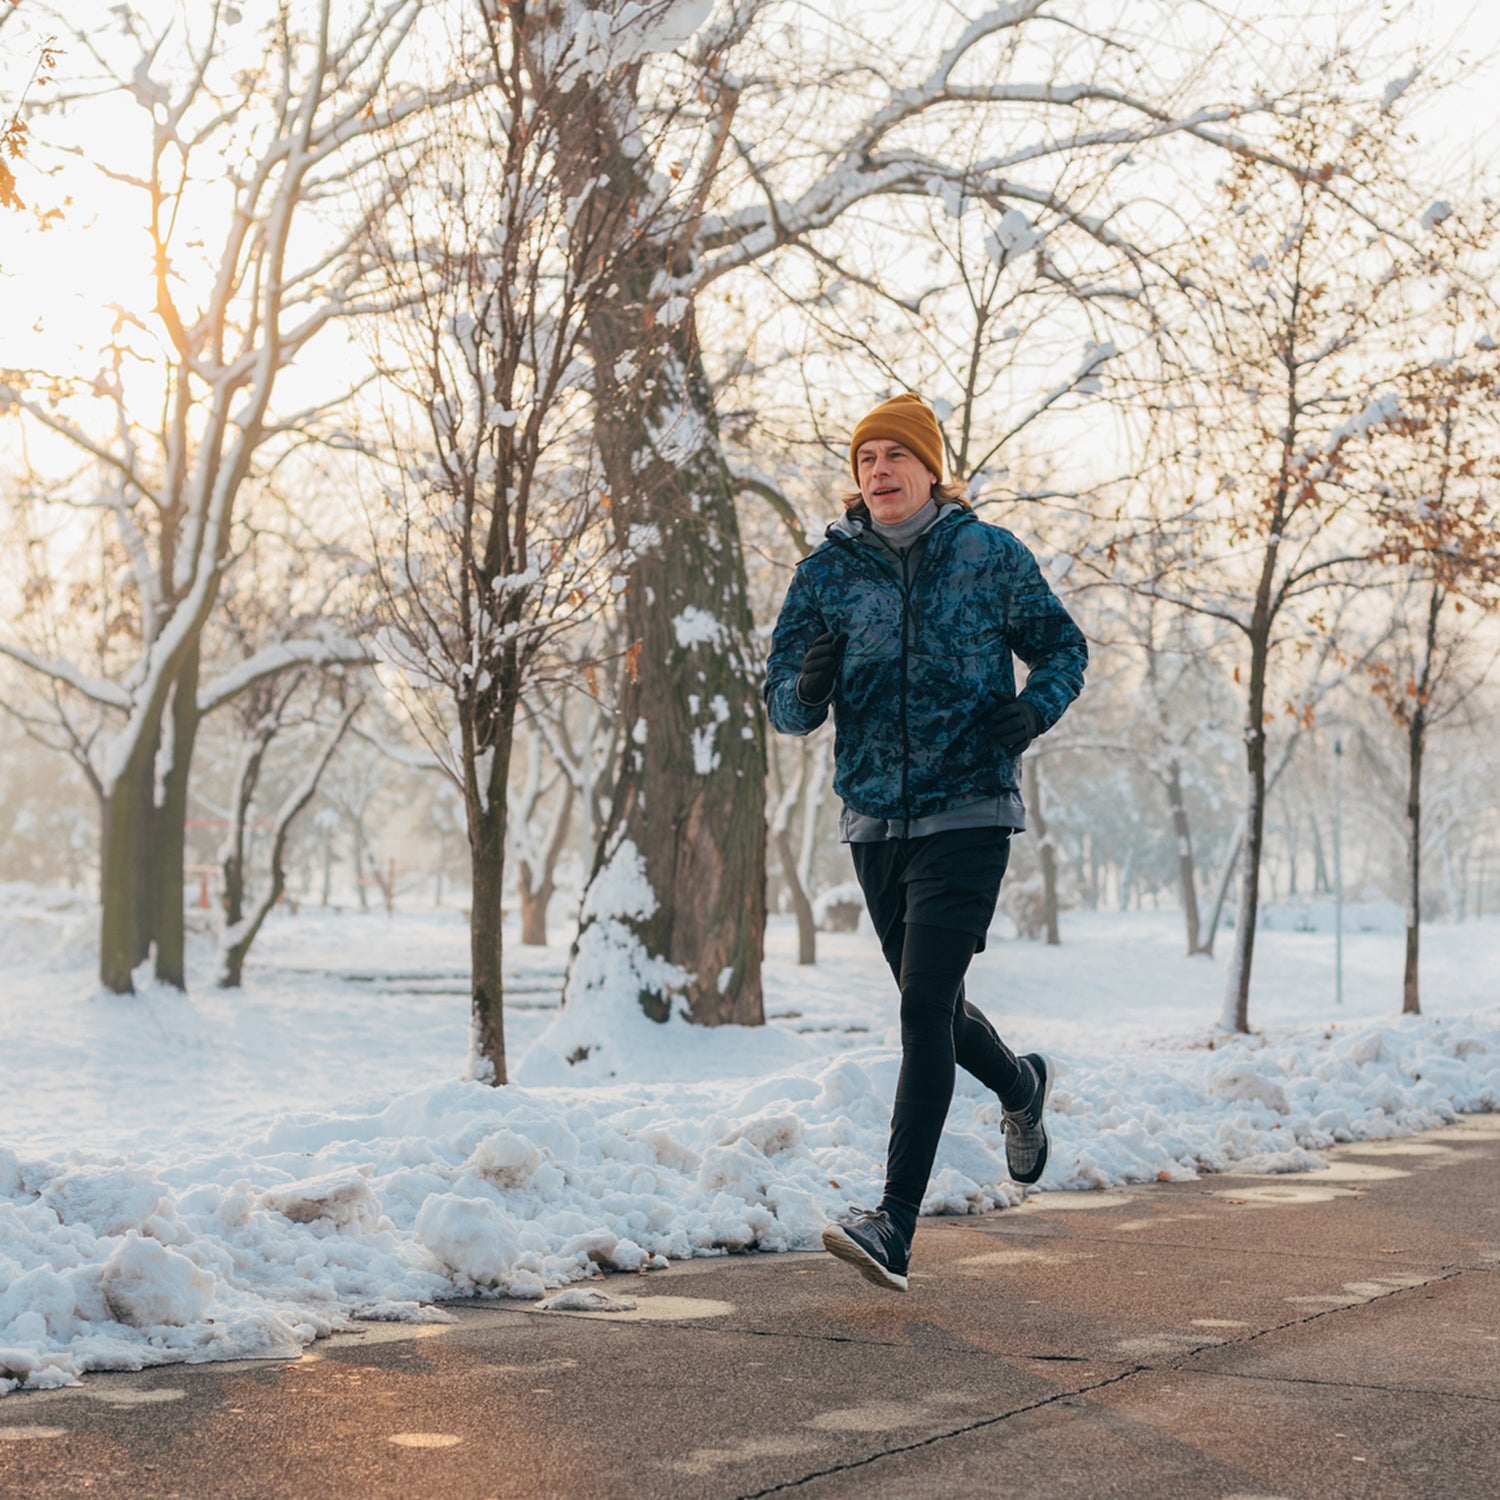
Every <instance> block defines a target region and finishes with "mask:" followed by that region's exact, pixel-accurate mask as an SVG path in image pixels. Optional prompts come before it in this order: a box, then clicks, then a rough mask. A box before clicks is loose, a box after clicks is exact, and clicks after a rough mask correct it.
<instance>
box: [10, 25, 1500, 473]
mask: <svg viewBox="0 0 1500 1500" xmlns="http://www.w3.org/2000/svg"><path fill="white" fill-rule="evenodd" d="M114 8H115V7H114V5H113V4H111V3H106V0H83V3H74V4H72V5H70V6H69V13H70V18H71V19H73V20H75V21H77V22H78V23H79V24H80V25H83V26H85V27H89V26H90V24H91V23H90V20H89V18H90V16H91V15H93V16H95V17H97V27H95V28H93V29H98V30H102V29H104V28H106V27H108V28H113V27H115V26H117V25H118V23H117V21H115V19H114V18H113V17H112V16H111V11H112V10H113V9H114ZM247 8H248V7H247ZM1227 8H1229V9H1231V10H1233V11H1235V12H1237V13H1238V14H1240V15H1242V16H1252V15H1255V14H1256V13H1257V12H1261V13H1264V12H1266V11H1268V10H1279V9H1281V8H1282V7H1266V6H1262V5H1260V4H1258V3H1256V0H1240V3H1238V4H1235V3H1231V4H1230V5H1229V6H1228V7H1227ZM1306 9H1307V12H1308V20H1309V24H1310V25H1311V24H1315V18H1317V17H1326V15H1327V13H1328V11H1329V9H1330V7H1329V6H1328V5H1326V4H1321V3H1312V0H1310V3H1308V5H1307V7H1306ZM1421 9H1422V11H1423V13H1424V17H1425V18H1424V20H1423V21H1422V23H1421V25H1420V27H1419V28H1418V31H1419V33H1420V34H1421V35H1422V36H1423V37H1424V38H1425V39H1426V40H1427V42H1428V43H1429V44H1431V45H1435V46H1437V47H1438V48H1439V49H1440V50H1441V51H1442V52H1443V53H1446V54H1447V55H1448V56H1449V58H1450V59H1452V58H1455V57H1456V56H1460V55H1463V56H1467V57H1469V58H1470V59H1478V58H1484V57H1488V58H1489V62H1488V63H1487V64H1486V65H1485V66H1484V67H1483V68H1482V69H1480V70H1479V71H1478V72H1477V73H1476V74H1475V75H1474V76H1473V77H1471V78H1469V79H1467V80H1465V82H1464V83H1463V84H1462V85H1460V86H1458V87H1455V88H1454V89H1453V90H1451V91H1450V92H1449V93H1447V94H1446V96H1445V97H1444V98H1443V99H1442V100H1441V102H1440V103H1439V104H1437V105H1435V106H1434V107H1432V108H1431V109H1430V110H1428V111H1427V112H1426V114H1425V115H1424V116H1423V117H1422V118H1421V119H1420V120H1419V121H1418V127H1419V130H1420V134H1421V137H1422V139H1423V142H1424V145H1425V147H1426V151H1427V153H1428V154H1429V156H1430V159H1431V161H1432V162H1433V164H1434V168H1435V170H1434V176H1435V177H1436V178H1437V179H1438V180H1439V181H1442V180H1443V179H1445V178H1446V177H1448V176H1450V175H1451V176H1456V177H1459V178H1462V177H1466V176H1468V175H1469V174H1470V173H1471V172H1472V171H1473V170H1474V168H1475V166H1476V165H1477V164H1478V163H1479V162H1481V161H1493V160H1495V159H1497V158H1500V111H1497V109H1496V108H1495V106H1494V102H1493V101H1494V100H1495V99H1496V98H1497V97H1500V92H1497V91H1500V62H1497V61H1496V56H1497V54H1500V5H1497V4H1493V3H1475V0H1423V4H1422V6H1421ZM44 21H45V18H44V17H39V16H38V15H37V13H36V10H35V5H34V4H31V3H29V0H22V8H21V9H20V10H18V11H16V12H14V13H13V14H12V16H11V19H10V20H9V21H8V23H7V24H6V25H4V26H3V28H0V96H3V97H10V98H14V97H15V94H16V91H17V90H18V89H19V87H20V86H21V85H22V84H24V82H25V79H26V76H27V75H28V74H29V72H30V70H31V65H32V61H33V57H34V49H35V45H36V42H37V40H38V38H39V36H40V35H42V34H44V32H45V27H44V25H43V22H44ZM1416 39H1417V38H1416V35H1415V34H1414V35H1413V39H1412V40H1413V47H1415V43H1416ZM74 50H75V53H76V50H77V49H76V48H75V49H74ZM86 61H87V60H86V59H85V58H83V57H81V56H76V55H75V56H73V57H70V58H65V59H64V63H63V67H62V70H61V79H65V78H66V75H67V73H68V71H69V69H70V68H72V67H77V66H81V65H83V64H85V63H86ZM60 81H61V80H60ZM55 87H56V86H54V91H55ZM47 92H48V91H47V90H37V91H36V92H35V97H37V98H42V97H44V96H45V95H46V93H47ZM141 119H142V115H141V112H140V110H139V109H138V108H137V107H136V106H135V105H134V104H133V103H131V102H130V101H128V100H126V99H123V98H121V99H117V100H101V101H96V102H95V103H93V104H90V105H88V106H87V107H86V112H85V110H80V111H79V112H78V113H76V114H75V115H74V116H73V117H72V118H71V119H69V120H66V121H51V120H49V119H48V118H47V117H43V118H41V119H39V120H38V121H37V122H36V126H35V129H36V133H37V136H38V147H37V149H36V152H35V159H36V164H37V165H38V166H43V165H46V166H51V167H53V168H55V170H54V171H53V173H52V174H51V175H43V174H42V173H40V172H39V171H37V170H34V169H32V168H30V167H28V166H27V165H24V164H23V165H22V166H21V168H20V171H19V173H18V176H19V178H20V187H21V191H22V192H23V194H24V195H25V196H26V197H27V199H28V200H29V201H31V202H33V203H36V204H38V205H40V206H43V207H46V206H51V205H57V206H61V205H62V203H63V200H64V199H65V198H68V197H71V198H72V200H73V201H72V203H71V205H69V206H68V207H66V209H65V218H64V220H63V222H62V223H61V224H60V225H58V226H56V227H54V228H52V229H50V230H48V231H46V232H45V233H44V232H42V231H40V230H39V229H38V227H37V225H36V224H35V222H34V221H33V220H32V219H31V217H30V215H6V216H5V217H4V218H3V219H0V329H4V330H5V333H4V343H3V347H0V367H6V366H8V367H12V368H15V367H20V368H27V367H31V368H46V369H51V370H55V371H66V372H68V373H73V374H77V375H81V376H83V377H85V378H88V377H90V376H92V374H93V373H94V371H95V370H97V368H98V366H99V363H100V361H99V351H100V349H101V347H102V346H103V345H104V344H105V342H106V341H107V339H108V337H109V330H110V327H111V324H112V323H113V321H114V319H115V316H116V309H118V308H121V307H123V308H126V309H129V310H131V311H133V312H140V313H142V314H145V313H146V312H147V310H148V309H149V308H150V306H151V302H152V290H151V285H150V277H149V271H150V261H149V245H148V241H147V237H146V235H145V233H144V230H143V228H142V208H141V202H140V196H141V195H140V194H139V193H136V192H133V191H131V190H129V189H127V188H125V187H122V186H121V185H119V184H117V183H111V182H108V181H106V180H105V179H103V178H102V177H101V175H100V173H99V172H98V170H97V168H96V167H95V166H94V165H93V164H92V163H90V162H88V161H85V160H80V159H79V158H78V157H59V156H58V155H57V154H56V153H55V152H49V150H48V149H47V142H48V140H49V138H50V139H53V140H59V139H66V138H69V137H71V136H72V135H73V133H74V131H75V130H76V131H77V132H78V138H79V140H80V141H81V142H82V143H83V144H84V145H85V147H91V146H92V143H94V142H98V147H99V154H100V155H101V156H103V155H104V154H105V153H106V152H108V153H109V155H110V157H111V159H112V160H113V161H115V162H117V163H119V164H122V165H135V164H136V163H135V162H132V161H131V155H132V154H133V153H134V152H136V151H138V150H139V149H141V146H143V144H144V143H143V142H141V138H140V135H139V134H138V132H139V131H140V122H141ZM132 131H133V132H137V134H135V136H134V140H133V141H132V143H131V147H130V150H129V153H128V154H122V153H121V152H120V150H119V144H120V142H121V140H122V139H123V138H125V136H126V134H127V133H129V132H132ZM136 142H140V143H141V144H140V145H139V146H138V145H137V144H136ZM205 227H207V226H205ZM220 232H221V231H217V230H210V232H209V234H208V236H207V238H208V240H209V243H210V246H211V245H212V243H213V242H214V241H215V240H216V239H217V238H218V235H219V233H220ZM186 237H187V236H180V238H186ZM13 443H14V433H13V431H12V432H0V468H4V467H7V466H8V465H7V454H8V453H10V454H13V452H14V450H13V446H12V445H13ZM44 451H45V450H38V451H34V452H33V454H32V456H33V458H38V459H43V461H45V460H44ZM58 459H59V462H61V461H62V455H61V454H59V455H58Z"/></svg>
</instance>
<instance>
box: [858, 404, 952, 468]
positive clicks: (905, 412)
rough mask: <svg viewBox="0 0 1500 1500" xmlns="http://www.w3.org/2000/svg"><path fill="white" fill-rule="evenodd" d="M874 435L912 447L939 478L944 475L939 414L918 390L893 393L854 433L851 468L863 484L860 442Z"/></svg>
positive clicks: (870, 413) (874, 409) (866, 441)
mask: <svg viewBox="0 0 1500 1500" xmlns="http://www.w3.org/2000/svg"><path fill="white" fill-rule="evenodd" d="M872 438H884V439H885V440H886V441H887V442H891V443H900V444H901V445H902V446H903V447H905V448H909V449H910V450H911V451H912V452H913V453H915V454H916V456H917V457H918V458H920V459H921V460H922V462H923V463H924V464H925V465H926V466H927V467H928V468H929V469H930V470H931V471H932V472H933V473H934V474H936V475H937V477H938V478H939V479H941V478H942V477H943V434H942V432H941V431H940V430H939V428H938V420H937V414H936V413H935V412H934V411H933V409H932V408H931V407H930V406H929V405H928V404H927V403H926V402H925V401H924V400H923V399H922V398H921V397H920V396H918V395H917V394H916V393H915V392H912V391H908V392H907V393H906V394H905V395H902V396H892V397H891V399H890V400H889V401H882V402H881V403H880V405H879V406H876V407H873V408H872V409H871V410H869V411H867V412H866V413H865V414H864V416H862V417H861V418H860V419H859V422H858V424H857V425H856V426H855V429H854V436H853V437H852V438H850V439H849V467H850V469H851V470H853V472H854V482H855V483H856V484H858V483H859V463H858V461H857V459H856V455H857V454H858V453H859V445H860V444H861V443H868V442H869V441H870V440H871V439H872Z"/></svg>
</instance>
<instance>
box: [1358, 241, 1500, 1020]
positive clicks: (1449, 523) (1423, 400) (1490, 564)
mask: <svg viewBox="0 0 1500 1500" xmlns="http://www.w3.org/2000/svg"><path fill="white" fill-rule="evenodd" d="M1448 217H1451V214H1448V215H1444V218H1445V219H1446V218H1448ZM1448 233H1450V234H1452V233H1453V230H1452V229H1451V228H1450V229H1448ZM1474 233H1475V232H1474V231H1473V230H1472V229H1471V230H1470V231H1469V232H1468V234H1466V235H1465V238H1466V239H1468V240H1470V242H1471V245H1472V243H1473V239H1474ZM1481 238H1487V236H1482V237H1481ZM1458 291H1459V288H1458V287H1454V288H1452V295H1450V296H1449V297H1448V298H1446V299H1445V306H1444V310H1445V315H1446V320H1447V321H1448V323H1449V325H1450V326H1449V330H1448V334H1449V347H1448V349H1447V351H1446V352H1445V353H1444V354H1442V355H1441V356H1439V357H1436V358H1431V359H1425V360H1420V361H1417V362H1415V363H1413V364H1412V365H1411V366H1410V367H1409V368H1407V369H1406V370H1404V371H1403V372H1401V374H1400V376H1399V377H1398V379H1397V381H1396V383H1395V389H1396V391H1397V393H1398V395H1399V401H1400V415H1399V417H1398V418H1396V419H1395V420H1393V421H1392V423H1391V424H1390V427H1391V431H1390V432H1389V434H1388V435H1387V436H1386V438H1385V439H1384V440H1383V441H1382V442H1381V443H1380V444H1379V445H1378V447H1377V449H1376V452H1375V454H1374V455H1372V456H1373V457H1374V458H1375V462H1374V464H1373V465H1372V470H1373V472H1372V476H1371V482H1372V484H1373V485H1375V486H1376V488H1377V490H1378V493H1379V495H1380V497H1381V505H1380V508H1379V516H1380V520H1381V521H1382V523H1383V524H1384V526H1385V528H1386V545H1385V553H1386V556H1387V557H1388V558H1389V559H1390V561H1391V562H1392V563H1393V564H1394V566H1395V567H1396V569H1397V570H1398V571H1399V577H1400V583H1399V584H1398V585H1397V586H1396V587H1395V588H1394V589H1393V590H1392V594H1391V615H1392V620H1393V623H1394V625H1395V629H1394V630H1393V631H1392V633H1391V636H1390V644H1389V647H1388V649H1387V650H1386V651H1384V652H1383V653H1381V654H1379V655H1377V656H1375V657H1374V658H1373V659H1371V660H1369V661H1367V662H1366V663H1365V671H1366V673H1367V674H1368V676H1369V679H1370V681H1371V683H1372V685H1373V686H1374V688H1375V691H1376V694H1377V695H1378V697H1379V698H1380V701H1381V702H1382V703H1383V704H1384V705H1385V707H1386V709H1387V710H1388V711H1389V713H1390V715H1391V717H1392V718H1393V719H1394V720H1395V722H1396V724H1397V725H1398V726H1399V728H1400V729H1401V731H1402V732H1403V735H1404V738H1405V741H1406V745H1405V751H1406V754H1405V761H1406V765H1405V787H1404V791H1403V796H1402V802H1403V805H1404V808H1405V824H1406V829H1405V832H1406V840H1405V842H1406V860H1405V866H1406V957H1405V969H1404V973H1403V978H1402V1002H1401V1008H1402V1010H1403V1011H1404V1012H1405V1013H1406V1014H1408V1015H1416V1014H1418V1013H1419V1012H1420V1010H1421V989H1420V982H1419V959H1420V944H1421V921H1422V857H1423V852H1424V844H1423V827H1422V821H1423V807H1422V770H1423V761H1424V758H1425V755H1426V752H1427V743H1428V737H1429V735H1430V733H1431V732H1432V730H1434V729H1436V728H1437V727H1438V726H1439V725H1440V724H1442V723H1443V722H1444V721H1445V720H1446V719H1449V718H1451V717H1452V716H1453V715H1454V714H1456V713H1458V712H1459V711H1460V710H1461V709H1462V708H1463V707H1464V706H1465V705H1466V704H1467V702H1468V700H1469V698H1470V697H1471V695H1472V694H1473V692H1474V691H1475V689H1476V688H1477V687H1478V686H1479V684H1480V683H1481V682H1482V681H1483V680H1484V678H1485V676H1486V675H1487V673H1488V670H1489V667H1490V666H1491V665H1492V658H1491V657H1489V656H1488V655H1487V653H1486V652H1485V650H1484V648H1483V647H1482V646H1481V645H1480V644H1479V643H1478V642H1477V641H1476V640H1475V636H1476V627H1477V625H1478V622H1479V621H1480V620H1481V619H1482V618H1483V616H1484V615H1485V614H1486V613H1488V612H1491V611H1493V610H1495V609H1496V608H1497V607H1500V545H1497V542H1496V508H1495V497H1496V489H1497V486H1500V462H1497V460H1496V456H1495V455H1496V439H1497V436H1500V426H1497V413H1500V407H1497V402H1500V362H1497V359H1496V353H1495V343H1494V340H1493V339H1491V338H1489V337H1488V336H1487V335H1478V336H1476V335H1475V334H1474V333H1473V331H1472V326H1464V325H1465V324H1470V325H1471V324H1472V313H1471V312H1470V313H1469V316H1468V317H1465V316H1464V314H1465V313H1466V312H1469V309H1468V308H1467V307H1466V305H1465V304H1467V302H1468V299H1467V298H1461V297H1460V296H1458V295H1457V293H1458ZM1466 610H1467V611H1468V618H1467V619H1465V618H1464V616H1465V613H1466Z"/></svg>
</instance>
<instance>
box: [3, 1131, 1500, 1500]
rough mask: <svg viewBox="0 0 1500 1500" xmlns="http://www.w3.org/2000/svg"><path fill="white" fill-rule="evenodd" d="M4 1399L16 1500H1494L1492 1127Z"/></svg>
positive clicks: (1042, 1199) (1034, 1206) (1499, 1417)
mask: <svg viewBox="0 0 1500 1500" xmlns="http://www.w3.org/2000/svg"><path fill="white" fill-rule="evenodd" d="M1329 1161H1330V1168H1329V1170H1328V1171H1327V1172H1323V1173H1318V1174H1309V1175H1305V1176H1296V1177H1269V1178H1267V1177H1246V1176H1227V1175H1226V1176H1215V1177H1207V1178H1202V1179H1200V1180H1198V1181H1196V1182H1187V1183H1162V1184H1152V1185H1150V1186H1148V1187H1140V1188H1131V1189H1126V1190H1122V1191H1111V1192H1106V1193H1066V1194H1064V1193H1043V1194H1037V1195H1035V1196H1033V1197H1032V1198H1031V1199H1030V1200H1029V1201H1028V1202H1027V1204H1026V1205H1025V1206H1024V1207H1023V1208H1021V1209H1015V1210H1011V1211H1009V1212H1006V1213H1000V1214H993V1215H987V1216H984V1217H976V1218H968V1219H944V1220H936V1221H933V1220H924V1221H923V1223H922V1226H921V1228H920V1229H919V1231H918V1238H917V1245H916V1253H915V1256H914V1260H913V1270H912V1278H911V1291H910V1293H909V1294H907V1295H905V1296H901V1295H899V1294H895V1293H890V1292H882V1291H880V1290H878V1289H876V1288H874V1287H872V1286H870V1285H869V1284H868V1283H866V1282H864V1281H863V1280H861V1279H860V1278H859V1277H858V1276H857V1275H856V1274H855V1272H854V1271H853V1270H852V1269H851V1268H849V1267H848V1266H845V1265H843V1264H841V1263H840V1262H838V1261H835V1260H833V1259H832V1257H829V1256H826V1255H823V1254H821V1253H819V1254H800V1255H781V1256H758V1255H746V1256H735V1257H726V1258H722V1259H714V1260H704V1261H695V1262H689V1263H686V1264H680V1265H675V1266H673V1267H672V1268H671V1269H670V1270H667V1271H663V1272H657V1273H654V1274H651V1275H648V1276H644V1277H625V1276H613V1277H610V1278H608V1280H607V1281H603V1282H600V1283H595V1284H594V1285H596V1286H598V1287H599V1289H601V1290H603V1291H605V1292H607V1293H609V1294H611V1295H613V1296H615V1297H624V1298H630V1299H633V1300H634V1301H635V1303H636V1307H635V1309H634V1311H631V1312H601V1313H575V1312H555V1311H543V1310H540V1309H538V1308H537V1307H535V1306H533V1305H529V1304H524V1303H516V1302H504V1303H493V1302H491V1303H474V1304H458V1305H456V1306H455V1307H454V1308H453V1311H454V1312H455V1313H456V1314H457V1319H458V1320H457V1322H455V1323H452V1324H446V1325H442V1324H439V1325H426V1326H420V1327H412V1326H407V1325H369V1326H366V1327H365V1328H364V1329H363V1330H362V1331H361V1332H356V1333H351V1334H342V1335H338V1336H336V1337H335V1338H332V1339H328V1340H325V1341H323V1342H322V1343H320V1344H318V1345H316V1346H315V1347H314V1348H313V1349H312V1350H310V1351H309V1352H308V1354H307V1355H306V1356H305V1357H304V1358H303V1359H301V1360H299V1361H296V1362H294V1363H285V1362H242V1363H237V1364H218V1365H197V1366H183V1365H171V1366H164V1367H162V1368H160V1369H156V1370H149V1371H143V1372H140V1373H138V1374H121V1375H94V1376H90V1377H88V1378H87V1380H86V1381H85V1383H84V1384H83V1386H82V1387H80V1388H76V1389H68V1390H62V1391H51V1392H40V1393H36V1394H27V1393H20V1394H16V1395H12V1396H9V1397H6V1398H4V1399H0V1496H4V1497H7V1500H8V1497H10V1496H20V1495H23V1494H24V1495H30V1496H47V1497H53V1496H73V1495H109V1496H112V1497H113V1496H119V1497H127V1496H128V1497H135V1496H153V1497H154V1496H163V1497H166V1496H183V1497H191V1500H198V1497H207V1496H246V1497H262V1496H264V1497H268V1500H269V1497H297V1500H303V1497H308V1496H319V1497H322V1496H327V1497H337V1500H342V1497H346V1496H348V1497H355V1496H359V1497H370V1496H408V1495H410V1496H422V1497H424V1500H426V1497H432V1500H445V1497H454V1500H460V1497H461V1500H471V1497H472V1500H484V1497H528V1500H529V1497H550V1496H557V1497H573V1496H578V1497H596V1496H597V1497H611V1500H612V1497H654V1496H662V1497H672V1500H678V1497H682V1500H695V1497H700V1496H702V1497H710V1496H712V1497H719V1496H723V1497H748V1496H760V1495H773V1494H786V1495H795V1496H804V1497H808V1500H811V1497H820V1500H831V1497H842V1496H859V1497H861V1500H865V1497H892V1500H896V1497H901V1500H916V1497H924V1496H945V1497H946V1496H955V1495H984V1496H989V1495H1011V1494H1014V1495H1026V1496H1041V1497H1050V1496H1078V1497H1089V1500H1098V1497H1108V1496H1143V1497H1144V1496H1150V1497H1157V1500H1175V1497H1178V1496H1182V1497H1198V1496H1211V1497H1216V1500H1252V1497H1255V1500H1259V1497H1269V1496H1285V1497H1298V1500H1301V1497H1317V1500H1326V1497H1341V1496H1380V1497H1403V1496H1412V1497H1416V1496H1422V1497H1431V1496H1442V1497H1444V1500H1464V1497H1470V1496H1473V1497H1476V1500H1479V1497H1483V1500H1490V1497H1492V1496H1494V1495H1496V1494H1500V1276H1497V1269H1500V1117H1497V1116H1476V1117H1472V1118H1470V1119H1468V1120H1466V1121H1465V1122H1464V1123H1463V1124H1461V1125H1458V1126H1455V1127H1453V1128H1451V1129H1448V1130H1444V1131H1437V1132H1432V1133H1430V1134H1428V1135H1425V1136H1421V1137H1417V1138H1412V1139H1407V1140H1401V1141H1392V1142H1384V1143H1372V1144H1368V1145H1361V1146H1349V1147H1341V1148H1339V1149H1337V1150H1336V1151H1334V1152H1332V1153H1330V1154H1329Z"/></svg>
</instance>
